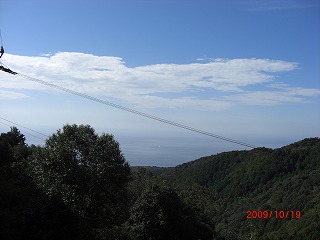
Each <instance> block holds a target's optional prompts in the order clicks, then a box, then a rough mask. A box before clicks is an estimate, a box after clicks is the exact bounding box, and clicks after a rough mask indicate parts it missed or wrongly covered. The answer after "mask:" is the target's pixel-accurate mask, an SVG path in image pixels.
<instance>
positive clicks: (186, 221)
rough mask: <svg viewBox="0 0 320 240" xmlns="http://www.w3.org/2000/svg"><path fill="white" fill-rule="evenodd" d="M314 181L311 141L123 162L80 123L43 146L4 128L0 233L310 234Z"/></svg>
mask: <svg viewBox="0 0 320 240" xmlns="http://www.w3.org/2000/svg"><path fill="white" fill-rule="evenodd" d="M319 186H320V139H319V138H309V139H304V140H302V141H299V142H297V143H293V144H290V145H288V146H285V147H282V148H279V149H275V150H272V149H266V148H257V149H253V150H251V151H232V152H225V153H220V154H217V155H214V156H209V157H203V158H201V159H198V160H195V161H192V162H188V163H185V164H182V165H179V166H177V167H175V168H157V167H148V168H142V167H134V168H130V166H129V163H128V162H127V161H126V159H125V158H124V156H123V154H122V152H121V148H120V145H119V143H118V142H117V141H116V140H115V139H114V137H113V136H112V135H110V134H102V135H98V134H96V133H95V130H94V129H93V128H91V127H90V126H88V125H79V126H78V125H65V126H64V127H63V128H62V129H60V130H58V131H57V132H56V133H54V134H52V136H50V137H49V138H48V139H47V141H46V143H45V145H44V146H34V145H31V146H28V145H27V144H26V143H25V137H24V135H23V134H21V133H20V131H19V130H18V129H17V128H15V127H12V129H11V131H10V132H7V133H2V134H1V135H0V239H10V240H15V239H17V240H18V239H34V240H37V239H46V240H53V239H59V240H60V239H66V240H69V239H80V240H81V239H83V240H87V239H88V240H91V239H92V240H108V239H119V240H120V239H123V240H124V239H128V240H150V239H152V240H162V239H163V240H167V239H174V240H179V239H181V240H194V239H202V240H212V239H216V240H220V239H319V238H318V237H319V233H320V225H319V219H320V191H319V190H320V187H319ZM249 211H251V212H249ZM271 214H272V215H271ZM247 217H251V218H247Z"/></svg>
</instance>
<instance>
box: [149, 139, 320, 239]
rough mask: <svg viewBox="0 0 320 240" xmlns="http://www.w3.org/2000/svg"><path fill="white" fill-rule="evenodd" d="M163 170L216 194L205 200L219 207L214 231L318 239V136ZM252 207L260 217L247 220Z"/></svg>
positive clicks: (228, 235)
mask: <svg viewBox="0 0 320 240" xmlns="http://www.w3.org/2000/svg"><path fill="white" fill-rule="evenodd" d="M155 172H156V171H155ZM159 173H160V174H161V176H164V177H166V178H168V179H170V181H172V182H174V183H175V184H179V185H194V184H196V185H200V186H202V187H205V188H207V189H210V190H211V191H212V192H214V193H216V194H217V196H218V198H217V201H216V202H214V203H207V204H208V205H209V206H210V205H212V207H214V208H215V211H216V213H215V214H214V216H212V217H213V218H214V221H215V222H216V231H218V232H220V233H221V234H222V235H223V236H224V237H226V238H227V239H231V238H235V239H249V238H250V239H254V238H253V237H255V238H257V239H288V238H291V239H319V236H320V224H319V219H320V139H319V138H306V139H304V140H302V141H299V142H296V143H293V144H290V145H288V146H284V147H282V148H279V149H274V150H273V149H267V148H256V149H253V150H250V151H231V152H224V153H220V154H216V155H212V156H208V157H203V158H200V159H197V160H195V161H192V162H188V163H185V164H182V165H178V166H176V167H175V168H167V169H165V170H164V169H161V171H159ZM250 210H257V211H258V210H261V212H260V213H259V214H260V215H259V216H260V218H259V216H257V217H256V218H251V219H247V216H248V214H250V213H249V212H248V211H250ZM263 211H265V212H263ZM251 213H252V212H251ZM262 213H264V214H265V216H262V215H261V214H262ZM300 213H301V215H299V214H300ZM253 214H254V217H255V214H256V213H253ZM267 214H268V215H267ZM270 214H273V215H271V216H270ZM265 217H266V218H265ZM269 217H270V218H269ZM248 234H249V235H248Z"/></svg>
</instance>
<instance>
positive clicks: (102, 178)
mask: <svg viewBox="0 0 320 240" xmlns="http://www.w3.org/2000/svg"><path fill="white" fill-rule="evenodd" d="M28 169H29V171H30V174H31V175H32V176H33V178H34V181H35V182H36V184H37V186H38V187H40V188H41V189H42V190H43V191H44V192H46V194H47V195H48V196H52V195H57V196H59V197H60V198H61V199H62V200H63V202H64V203H65V204H66V205H67V206H68V207H69V208H70V209H71V210H72V212H75V213H77V214H79V215H80V216H82V217H83V218H85V219H86V221H87V223H88V224H89V225H90V227H91V228H93V229H100V228H110V229H112V228H113V227H114V226H117V225H118V224H120V223H121V222H123V220H124V218H125V217H126V215H127V212H128V211H127V210H126V209H128V206H127V203H126V198H127V195H126V194H127V193H126V188H125V187H126V184H127V182H128V181H129V174H130V168H129V166H128V163H127V162H126V161H125V159H124V157H123V155H122V153H121V151H120V148H119V144H118V142H116V141H115V140H114V138H113V136H112V135H107V134H102V135H101V136H98V135H97V134H96V133H95V132H94V129H93V128H91V127H90V126H88V125H87V126H84V125H80V126H77V125H66V126H64V127H63V129H62V130H59V131H58V132H57V133H56V134H53V135H52V136H51V137H50V138H49V139H48V140H47V141H46V144H45V146H44V147H43V148H40V147H39V148H37V149H35V151H34V153H33V154H32V156H31V157H30V158H29V161H28Z"/></svg>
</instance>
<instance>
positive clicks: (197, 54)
mask: <svg viewBox="0 0 320 240" xmlns="http://www.w3.org/2000/svg"><path fill="white" fill-rule="evenodd" d="M0 9H1V14H0V28H1V31H2V38H3V44H4V47H5V50H6V53H5V55H4V56H3V58H2V59H1V61H2V62H3V63H4V64H5V65H7V66H9V67H10V68H11V69H12V70H15V71H17V72H19V73H23V74H27V75H29V76H32V77H35V78H38V79H41V80H44V81H48V82H51V83H54V84H57V85H61V86H64V87H67V88H70V89H73V90H75V91H79V92H82V93H85V94H88V95H91V96H94V97H98V98H101V99H104V100H106V101H111V102H114V103H117V104H121V105H123V106H126V107H130V108H133V109H135V110H138V111H142V112H146V113H149V114H152V115H156V116H159V117H162V118H166V119H169V120H172V121H175V122H179V123H182V124H185V125H188V126H191V127H194V128H199V129H202V130H205V131H208V132H213V133H215V134H218V135H222V136H225V137H228V138H234V139H237V140H239V141H243V142H248V143H250V144H253V145H257V146H265V147H271V148H276V147H281V146H282V145H285V144H289V143H291V142H293V141H297V140H300V139H303V138H305V137H315V136H319V134H320V128H319V124H318V121H319V120H320V110H319V100H320V98H319V96H320V44H319V42H320V27H319V26H320V3H319V1H316V0H314V1H312V0H309V1H308V0H303V1H302V0H301V1H300V0H286V1H284V0H270V1H264V0H259V1H256V0H246V1H231V0H230V1H214V0H212V1H203V0H200V1H199V0H198V1H193V0H188V1H180V0H179V1H178V0H172V1H167V0H162V1H158V0H154V1H140V0H137V1H121V0H120V1H119V0H118V1H102V0H100V1H99V0H91V1H79V0H78V1H73V0H68V1H60V0H56V1H40V0H29V1H22V0H10V1H9V0H2V1H0ZM0 101H1V102H0V109H1V114H0V117H3V118H5V119H8V120H10V121H13V122H16V123H18V124H21V125H23V126H26V127H29V128H32V129H34V130H37V131H40V132H43V133H45V134H47V135H50V134H52V133H53V132H55V131H56V130H57V129H59V128H61V127H62V125H63V124H66V123H77V124H82V123H83V124H90V125H91V126H92V127H94V128H95V129H96V130H97V132H98V133H102V132H107V133H112V134H114V135H115V138H116V139H117V140H118V141H119V142H120V144H121V148H122V150H123V152H124V154H125V156H126V158H127V160H128V161H129V163H130V164H132V165H157V166H174V165H176V164H180V163H183V162H186V161H189V160H193V159H195V158H198V157H201V156H205V155H211V154H215V153H217V152H221V151H229V150H240V149H245V148H244V147H241V146H238V145H235V144H231V143H227V142H223V141H221V140H218V139H212V138H209V137H206V136H201V135H198V134H195V133H191V132H190V133H189V132H186V131H185V130H182V129H176V128H174V127H171V126H166V125H164V124H162V123H158V122H154V121H151V120H148V119H143V118H141V117H139V116H134V115H132V114H130V113H126V112H122V111H119V110H117V109H112V108H110V107H107V106H104V105H101V104H98V103H94V102H90V101H88V100H85V99H82V98H79V97H77V96H73V95H70V94H67V93H63V92H59V91H57V90H54V89H50V88H48V87H45V86H42V85H39V84H36V83H34V82H30V81H28V80H26V79H24V78H20V77H18V76H13V75H12V76H11V75H8V74H6V73H4V72H1V73H0ZM1 122H2V123H6V124H8V122H5V121H1ZM9 125H10V124H9ZM0 130H1V131H2V132H3V131H7V130H8V126H7V125H5V124H0ZM21 130H22V131H23V130H24V129H22V128H21ZM24 133H25V135H26V137H27V140H28V143H29V144H31V143H35V144H42V143H43V141H41V140H39V139H36V138H34V137H33V136H31V135H28V134H29V133H30V131H29V132H28V131H27V130H26V131H25V132H24ZM33 134H34V135H36V134H35V133H33Z"/></svg>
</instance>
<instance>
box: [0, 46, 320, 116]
mask: <svg viewBox="0 0 320 240" xmlns="http://www.w3.org/2000/svg"><path fill="white" fill-rule="evenodd" d="M5 63H6V64H7V65H8V66H9V67H10V68H12V70H14V71H17V72H20V73H24V74H27V75H29V76H31V77H36V78H39V79H42V80H46V81H50V82H53V83H54V84H57V85H61V86H64V87H67V88H70V89H73V90H76V91H79V92H82V93H86V94H90V95H94V96H99V97H101V98H104V99H106V98H115V99H119V100H121V101H124V102H127V103H128V104H134V105H138V106H140V107H148V108H161V107H164V108H168V107H170V108H176V107H186V106H188V107H193V108H200V109H210V110H222V109H227V108H229V107H231V106H232V105H234V104H239V103H241V104H256V105H275V104H281V103H290V102H293V103H296V102H304V99H305V98H307V97H314V96H318V95H319V89H307V88H292V87H291V88H290V86H289V85H284V84H283V85H279V84H278V83H277V82H274V81H275V80H276V78H277V74H280V73H281V72H287V71H293V70H295V69H297V68H298V63H295V62H287V61H281V60H270V59H211V60H210V61H209V62H204V63H199V62H197V63H190V64H155V65H145V66H138V67H127V66H126V63H125V62H124V60H123V59H122V58H119V57H112V56H95V55H91V54H84V53H74V52H73V53H71V52H60V53H56V54H53V55H42V56H38V57H27V56H17V55H10V54H6V56H5ZM277 80H279V79H277ZM280 80H281V79H280ZM265 83H268V84H269V85H266V84H265ZM272 84H273V85H272ZM277 84H278V85H277ZM248 86H253V87H255V86H260V88H261V87H264V90H263V91H261V90H259V91H254V90H251V91H247V90H246V87H248ZM275 87H281V90H279V89H275ZM0 89H2V91H4V89H6V90H10V91H11V98H10V96H9V95H8V94H7V95H6V94H3V96H4V97H3V98H6V96H7V99H12V96H13V95H12V93H13V92H12V91H17V92H19V89H20V90H21V89H27V90H39V91H43V90H44V89H47V88H45V87H44V86H41V85H38V84H36V83H33V82H29V81H27V80H25V79H22V78H19V77H17V76H13V75H8V74H6V73H3V72H1V73H0ZM203 89H206V94H205V96H204V95H203V94H202V91H203ZM17 94H18V93H17ZM177 95H179V96H177ZM18 96H20V97H22V96H23V97H25V95H16V97H18Z"/></svg>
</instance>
